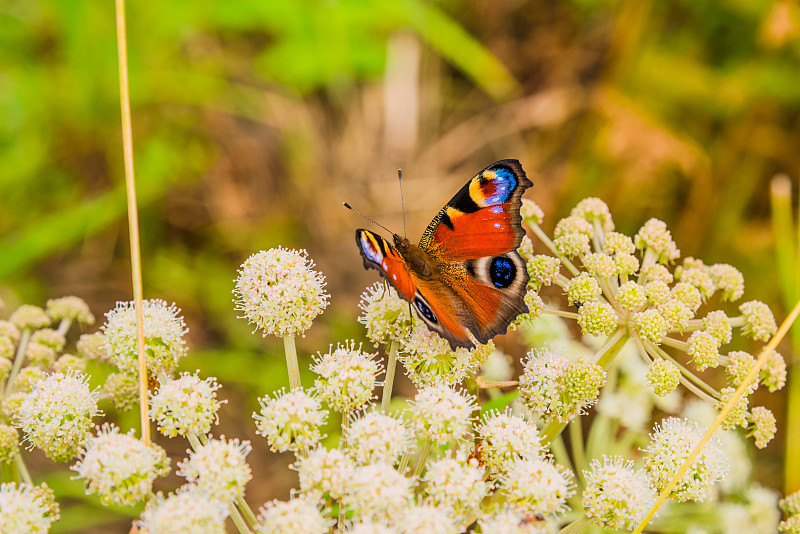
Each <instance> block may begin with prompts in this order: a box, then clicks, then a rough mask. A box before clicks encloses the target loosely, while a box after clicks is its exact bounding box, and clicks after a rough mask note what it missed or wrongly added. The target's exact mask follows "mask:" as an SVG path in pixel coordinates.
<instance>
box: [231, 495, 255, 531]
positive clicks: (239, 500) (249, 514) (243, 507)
mask: <svg viewBox="0 0 800 534" xmlns="http://www.w3.org/2000/svg"><path fill="white" fill-rule="evenodd" d="M236 505H237V506H238V507H239V510H240V511H241V512H242V513H243V514H244V517H245V519H247V520H248V521H249V522H250V524H251V525H253V526H255V525H256V523H258V520H257V519H256V514H254V513H253V510H251V509H250V505H249V504H247V501H246V500H244V496H243V495H239V496H238V497H236Z"/></svg>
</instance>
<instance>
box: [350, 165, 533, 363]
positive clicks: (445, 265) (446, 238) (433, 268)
mask: <svg viewBox="0 0 800 534" xmlns="http://www.w3.org/2000/svg"><path fill="white" fill-rule="evenodd" d="M531 185H533V184H532V183H531V182H530V180H528V178H527V177H526V175H525V171H524V170H522V166H521V165H520V164H519V162H518V161H517V160H501V161H498V162H495V163H493V164H492V165H490V166H488V167H486V168H485V169H483V170H482V171H481V172H479V173H478V174H476V175H475V177H473V178H472V179H471V180H470V181H469V182H467V184H465V185H464V187H462V188H461V190H460V191H459V192H458V193H456V195H455V196H454V197H453V198H452V199H451V200H450V202H448V203H447V204H446V205H445V206H444V208H442V209H441V210H440V211H439V213H438V214H437V215H436V217H434V219H433V221H432V222H431V224H430V225H428V228H427V229H426V230H425V233H424V234H423V236H422V239H421V240H420V244H419V247H415V246H414V245H410V244H409V243H408V242H407V241H403V240H400V238H399V237H397V236H395V244H396V245H398V246H399V247H400V250H398V248H396V247H395V246H393V245H392V244H391V243H389V242H388V241H387V240H385V239H384V238H382V237H380V236H379V235H377V234H375V233H373V232H370V231H368V230H363V229H360V230H357V231H356V244H357V245H358V247H359V249H360V250H361V254H362V256H363V258H364V266H365V267H366V268H373V269H378V270H379V271H380V272H381V274H383V276H385V277H386V279H387V280H388V281H389V282H390V283H391V284H392V285H393V286H394V287H395V288H396V289H397V290H398V292H399V293H400V295H401V296H402V297H403V298H405V299H406V300H408V301H409V302H411V303H412V304H413V306H414V308H415V309H416V311H417V314H418V315H419V316H420V318H421V319H422V320H423V321H424V322H425V324H426V325H427V326H428V327H429V328H430V329H431V330H433V331H434V332H437V333H438V334H439V335H441V336H442V337H444V338H445V339H447V341H448V342H449V343H450V346H451V347H452V348H453V349H455V348H456V347H470V348H471V347H473V346H474V343H473V341H472V339H471V338H470V333H471V334H472V335H473V336H474V337H475V339H477V340H478V341H479V342H480V343H486V342H488V341H489V340H490V339H491V338H492V337H494V336H495V335H497V334H500V333H504V332H506V330H507V329H508V325H509V324H510V323H511V321H513V320H514V318H515V317H516V316H517V315H519V314H520V313H525V312H527V311H528V308H527V306H526V305H525V302H524V297H525V288H526V285H527V283H528V272H527V269H526V267H525V262H524V260H523V259H522V258H521V257H520V255H519V254H518V253H517V252H516V249H517V247H518V246H519V244H520V241H521V240H522V236H523V235H525V231H524V229H523V228H522V225H521V221H522V219H521V217H520V214H519V210H520V206H521V203H522V200H521V199H522V194H523V193H524V192H525V189H527V188H528V187H530V186H531ZM423 270H424V271H425V272H423Z"/></svg>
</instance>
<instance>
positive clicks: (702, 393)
mask: <svg viewBox="0 0 800 534" xmlns="http://www.w3.org/2000/svg"><path fill="white" fill-rule="evenodd" d="M633 341H634V343H636V347H637V348H638V349H639V352H640V353H641V354H642V355H644V357H645V358H646V357H647V355H650V356H651V357H653V358H657V357H658V355H657V351H654V352H656V355H654V354H652V353H651V352H650V351H648V347H647V345H645V344H643V343H642V341H641V340H640V339H639V338H638V337H634V338H633ZM653 347H655V346H653ZM664 354H666V353H664ZM666 357H667V358H668V359H669V360H670V361H671V362H672V363H674V364H675V365H677V366H678V368H679V369H680V370H681V375H680V377H679V380H680V382H681V384H683V386H684V387H685V388H686V389H688V390H689V391H691V392H692V393H694V394H695V395H697V396H698V397H700V398H701V399H703V400H705V401H707V402H710V403H711V404H715V403H716V399H715V398H714V397H712V396H709V395H708V394H707V393H706V392H705V391H703V390H701V389H700V388H698V387H697V386H695V385H694V384H692V383H691V382H690V381H689V380H688V379H687V378H686V376H684V372H686V373H688V375H687V376H692V377H694V375H693V374H692V373H691V372H690V371H689V370H687V369H685V368H684V367H683V366H682V365H680V364H679V363H678V362H676V361H675V360H673V359H672V358H671V357H669V356H668V355H667V356H666ZM649 364H650V362H648V365H649ZM695 378H697V377H695ZM698 380H699V379H698Z"/></svg>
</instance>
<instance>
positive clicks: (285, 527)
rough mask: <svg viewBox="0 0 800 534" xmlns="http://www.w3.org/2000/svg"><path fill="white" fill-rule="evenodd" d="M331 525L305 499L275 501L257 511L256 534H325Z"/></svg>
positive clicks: (329, 521) (316, 508)
mask: <svg viewBox="0 0 800 534" xmlns="http://www.w3.org/2000/svg"><path fill="white" fill-rule="evenodd" d="M332 523H333V522H332V521H331V520H329V519H326V518H325V517H324V516H323V515H322V512H321V511H320V509H319V506H317V505H316V504H314V503H313V502H312V501H310V500H308V499H306V498H303V497H298V498H295V499H291V500H289V501H285V502H283V501H277V500H276V501H271V502H268V503H267V504H265V505H264V506H263V507H261V510H259V517H258V524H257V525H256V534H277V533H278V532H287V533H291V534H325V533H326V532H327V531H328V528H329V527H330V526H331V524H332Z"/></svg>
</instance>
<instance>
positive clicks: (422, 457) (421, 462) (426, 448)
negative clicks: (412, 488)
mask: <svg viewBox="0 0 800 534" xmlns="http://www.w3.org/2000/svg"><path fill="white" fill-rule="evenodd" d="M432 445H433V443H432V442H431V440H426V441H425V445H423V446H422V452H420V453H419V459H418V460H417V467H415V468H414V476H413V477H412V478H417V477H418V476H419V475H420V474H421V473H422V468H423V467H425V462H426V461H428V455H429V454H430V453H431V446H432Z"/></svg>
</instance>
